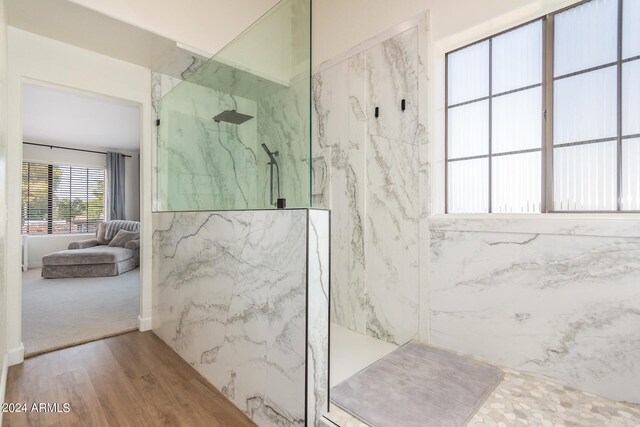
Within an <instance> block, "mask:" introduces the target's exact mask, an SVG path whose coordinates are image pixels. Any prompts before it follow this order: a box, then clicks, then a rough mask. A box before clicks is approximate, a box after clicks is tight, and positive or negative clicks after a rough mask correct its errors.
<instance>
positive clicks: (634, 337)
mask: <svg viewBox="0 0 640 427" xmlns="http://www.w3.org/2000/svg"><path fill="white" fill-rule="evenodd" d="M429 283H430V284H429V289H430V292H429V299H430V321H431V337H432V342H433V343H434V344H437V345H441V346H444V347H447V348H451V349H454V350H457V351H460V352H463V353H468V354H474V355H477V356H479V357H482V358H485V359H487V360H491V361H494V362H496V363H499V364H502V365H505V366H509V367H512V368H516V369H522V370H526V371H531V372H535V373H539V374H543V375H547V376H550V377H553V378H555V379H557V380H558V381H560V382H561V383H563V384H567V385H569V386H572V387H576V388H578V389H581V390H586V391H590V392H592V393H595V394H599V395H602V396H606V397H609V398H613V399H617V400H626V401H630V402H640V388H639V387H638V384H639V383H640V362H639V361H640V326H638V325H640V291H639V290H638V283H640V239H638V238H621V237H602V236H575V235H551V234H535V233H534V234H522V233H512V232H509V233H495V232H464V231H449V230H433V231H432V234H431V264H430V282H429Z"/></svg>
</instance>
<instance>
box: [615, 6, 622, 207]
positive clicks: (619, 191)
mask: <svg viewBox="0 0 640 427" xmlns="http://www.w3.org/2000/svg"><path fill="white" fill-rule="evenodd" d="M622 3H623V0H618V61H617V67H618V69H617V71H618V76H617V78H618V81H617V84H616V91H617V93H616V96H617V99H616V101H617V110H618V111H617V112H616V113H617V117H616V119H617V128H618V141H617V145H618V147H617V153H616V154H617V159H616V161H617V165H616V169H617V170H616V173H617V181H616V190H617V199H616V203H617V210H618V211H621V210H622V7H623V4H622Z"/></svg>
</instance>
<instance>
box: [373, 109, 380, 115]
mask: <svg viewBox="0 0 640 427" xmlns="http://www.w3.org/2000/svg"><path fill="white" fill-rule="evenodd" d="M374 115H375V116H376V118H378V116H379V115H380V109H379V108H378V107H376V110H375V113H374Z"/></svg>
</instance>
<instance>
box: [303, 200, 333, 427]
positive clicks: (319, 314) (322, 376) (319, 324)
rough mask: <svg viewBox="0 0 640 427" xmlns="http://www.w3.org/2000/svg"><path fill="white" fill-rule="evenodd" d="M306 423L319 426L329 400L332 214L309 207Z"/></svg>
mask: <svg viewBox="0 0 640 427" xmlns="http://www.w3.org/2000/svg"><path fill="white" fill-rule="evenodd" d="M308 212H309V239H308V241H307V244H308V247H309V252H308V253H309V260H308V278H309V279H308V280H309V281H308V284H309V286H308V293H307V301H308V304H307V319H308V320H307V327H308V329H307V399H308V404H307V425H309V426H316V425H320V420H321V419H322V416H323V415H324V414H325V413H326V412H328V410H329V408H328V402H329V396H328V391H329V376H328V372H329V371H328V369H327V367H328V366H329V340H328V335H329V325H330V322H329V295H330V293H331V290H330V286H329V284H330V277H329V275H330V271H331V268H330V265H329V245H330V240H331V236H330V232H331V230H330V213H329V211H327V210H309V211H308Z"/></svg>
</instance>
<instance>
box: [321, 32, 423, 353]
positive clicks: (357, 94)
mask: <svg viewBox="0 0 640 427" xmlns="http://www.w3.org/2000/svg"><path fill="white" fill-rule="evenodd" d="M417 31H418V30H417V29H416V28H412V29H409V30H407V31H405V32H403V33H401V34H399V35H397V36H395V37H392V38H390V39H388V40H386V41H383V42H381V43H379V44H377V45H375V46H373V47H371V48H369V49H367V50H365V51H363V52H360V53H358V54H355V55H354V56H352V57H350V58H347V59H345V60H344V61H342V62H340V63H338V64H336V65H334V66H332V67H329V68H327V69H325V70H323V71H321V72H319V73H317V74H316V75H315V76H314V81H313V93H314V120H315V122H314V125H315V126H314V129H315V132H314V133H315V135H314V153H315V154H314V156H316V155H322V156H324V159H325V161H326V163H327V164H328V165H329V173H328V174H327V175H326V176H327V177H328V180H329V185H328V186H324V187H323V188H326V189H327V190H326V191H328V192H329V195H328V197H324V198H323V200H327V201H328V202H329V206H330V208H331V211H332V221H333V224H334V226H333V228H332V266H333V268H332V284H333V292H332V303H333V304H332V316H333V318H334V321H336V322H337V323H339V324H340V325H343V326H345V327H348V328H350V329H352V330H355V331H357V332H361V333H366V334H368V335H371V336H374V337H377V338H380V339H383V340H385V341H389V342H393V343H396V344H402V343H404V342H406V341H408V340H410V339H412V338H417V337H418V324H419V275H420V269H419V254H420V250H419V239H420V235H419V221H420V191H419V174H420V162H419V144H420V142H421V141H420V132H419V127H418V87H417V85H418V64H419V59H418V38H417ZM402 99H404V100H405V105H406V109H405V110H404V111H402V109H401V100H402ZM376 107H378V109H379V110H378V111H379V116H378V117H375V115H374V111H375V108H376Z"/></svg>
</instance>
